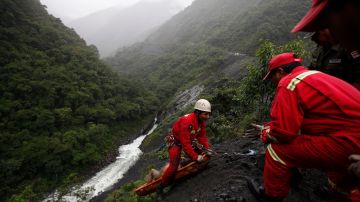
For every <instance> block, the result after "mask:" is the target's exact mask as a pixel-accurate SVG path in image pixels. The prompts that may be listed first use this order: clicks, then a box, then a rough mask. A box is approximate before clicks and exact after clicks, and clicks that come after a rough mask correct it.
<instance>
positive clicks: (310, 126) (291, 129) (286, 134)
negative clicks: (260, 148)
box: [268, 66, 360, 143]
mask: <svg viewBox="0 0 360 202" xmlns="http://www.w3.org/2000/svg"><path fill="white" fill-rule="evenodd" d="M270 116H271V120H272V121H271V122H270V124H269V125H270V131H269V133H268V134H269V135H270V137H271V136H272V137H273V138H272V139H273V140H274V139H276V140H277V142H279V143H281V142H288V141H291V140H292V139H293V138H296V137H297V136H298V135H299V134H300V133H301V134H307V135H341V136H346V138H348V139H350V140H351V139H352V138H359V137H360V91H358V90H357V89H355V88H354V87H353V86H351V85H350V84H348V83H346V82H344V81H342V80H340V79H338V78H335V77H333V76H330V75H327V74H324V73H320V72H317V71H309V70H307V69H306V68H304V67H302V66H299V67H296V68H295V69H294V70H293V71H292V72H291V73H290V74H289V75H287V76H285V77H284V78H282V79H281V80H280V82H279V84H278V86H277V89H276V94H275V98H274V101H273V104H272V107H271V114H270ZM270 139H271V138H270Z"/></svg>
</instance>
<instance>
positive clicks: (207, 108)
mask: <svg viewBox="0 0 360 202" xmlns="http://www.w3.org/2000/svg"><path fill="white" fill-rule="evenodd" d="M194 109H197V110H200V111H203V112H211V105H210V102H209V101H207V100H205V99H200V100H198V101H196V103H195V107H194Z"/></svg>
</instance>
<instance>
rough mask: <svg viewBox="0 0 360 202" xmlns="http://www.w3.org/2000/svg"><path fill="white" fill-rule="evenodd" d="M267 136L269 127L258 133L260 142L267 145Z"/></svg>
mask: <svg viewBox="0 0 360 202" xmlns="http://www.w3.org/2000/svg"><path fill="white" fill-rule="evenodd" d="M269 134H270V126H264V128H263V129H262V130H261V131H260V134H259V136H260V138H261V140H262V141H263V142H264V143H267V142H268V141H269V140H268V137H269Z"/></svg>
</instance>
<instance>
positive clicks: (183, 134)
mask: <svg viewBox="0 0 360 202" xmlns="http://www.w3.org/2000/svg"><path fill="white" fill-rule="evenodd" d="M190 125H191V123H190V122H189V121H183V122H182V123H181V124H180V137H179V139H180V143H181V145H182V147H183V149H184V151H185V153H186V154H187V155H188V156H189V157H190V158H191V159H192V160H193V161H196V160H197V158H198V154H197V153H196V152H195V151H194V149H193V148H192V145H191V138H190V136H191V130H192V128H190Z"/></svg>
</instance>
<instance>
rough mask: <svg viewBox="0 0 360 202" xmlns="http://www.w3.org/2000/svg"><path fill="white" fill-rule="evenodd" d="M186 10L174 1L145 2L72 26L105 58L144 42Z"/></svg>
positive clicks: (96, 16)
mask: <svg viewBox="0 0 360 202" xmlns="http://www.w3.org/2000/svg"><path fill="white" fill-rule="evenodd" d="M181 9H182V8H181V6H180V5H178V4H177V3H176V2H174V1H168V0H162V1H157V2H151V1H141V2H139V3H137V4H135V5H134V6H131V7H129V8H125V9H124V8H120V7H114V8H109V9H106V10H103V11H99V12H97V13H94V14H91V15H89V16H86V17H83V18H80V19H77V20H75V21H72V22H70V23H69V26H70V27H73V28H74V29H75V30H76V31H77V32H78V33H79V34H80V35H81V36H82V37H84V39H85V40H86V41H87V42H88V43H89V44H94V45H96V47H97V48H98V49H99V52H100V55H101V56H102V57H106V56H110V55H113V54H115V52H116V51H117V50H118V49H120V48H122V47H124V46H128V45H131V44H133V43H135V42H138V41H143V40H144V39H145V38H146V37H147V36H148V35H149V34H150V33H151V32H152V31H153V30H154V29H155V28H157V27H158V26H160V25H161V24H163V23H164V22H165V21H166V20H168V19H170V17H171V16H173V15H174V14H175V13H176V12H178V11H180V10H181Z"/></svg>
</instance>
